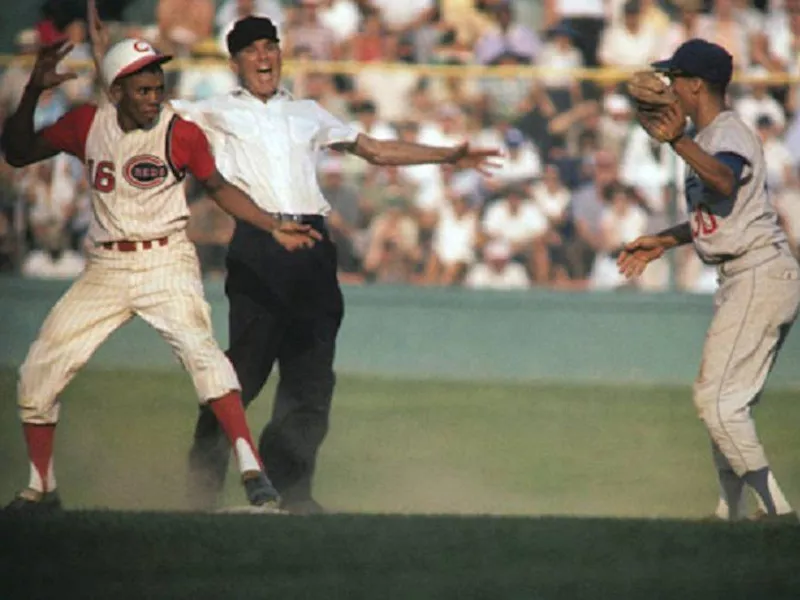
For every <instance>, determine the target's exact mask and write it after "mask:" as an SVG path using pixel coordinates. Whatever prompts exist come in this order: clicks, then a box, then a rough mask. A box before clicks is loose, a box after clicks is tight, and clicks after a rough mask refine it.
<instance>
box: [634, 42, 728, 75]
mask: <svg viewBox="0 0 800 600" xmlns="http://www.w3.org/2000/svg"><path fill="white" fill-rule="evenodd" d="M650 66H652V67H653V68H654V69H655V70H656V71H663V72H665V73H667V74H671V73H672V74H675V75H685V76H689V77H699V78H700V79H703V80H705V81H708V82H710V83H719V84H723V85H727V84H728V83H730V80H731V76H732V75H733V57H732V56H731V55H730V54H729V53H728V51H727V50H725V48H723V47H722V46H719V45H718V44H714V43H712V42H709V41H707V40H702V39H700V38H694V39H691V40H688V41H686V42H684V43H683V44H681V45H680V46H678V49H677V50H675V54H673V55H672V58H668V59H666V60H660V61H658V62H654V63H652V64H651V65H650Z"/></svg>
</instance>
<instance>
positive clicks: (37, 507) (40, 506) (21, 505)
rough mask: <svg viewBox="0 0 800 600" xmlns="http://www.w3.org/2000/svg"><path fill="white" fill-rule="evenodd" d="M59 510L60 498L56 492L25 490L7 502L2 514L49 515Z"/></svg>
mask: <svg viewBox="0 0 800 600" xmlns="http://www.w3.org/2000/svg"><path fill="white" fill-rule="evenodd" d="M60 510H61V498H60V497H59V496H58V492H57V491H55V490H53V491H51V492H39V491H37V490H32V489H31V488H25V489H24V490H22V491H21V492H20V493H18V494H17V496H16V497H15V498H14V499H13V500H12V501H11V502H9V503H8V504H7V505H6V506H5V508H4V509H3V511H4V512H9V513H11V512H18V513H29V514H50V513H55V512H59V511H60Z"/></svg>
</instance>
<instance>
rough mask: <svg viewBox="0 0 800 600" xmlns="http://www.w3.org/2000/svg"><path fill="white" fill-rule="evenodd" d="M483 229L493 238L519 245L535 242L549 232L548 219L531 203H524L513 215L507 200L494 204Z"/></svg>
mask: <svg viewBox="0 0 800 600" xmlns="http://www.w3.org/2000/svg"><path fill="white" fill-rule="evenodd" d="M483 228H484V229H485V231H486V233H487V234H489V235H490V236H492V237H496V238H499V239H502V240H506V241H507V242H509V243H511V244H519V243H522V242H526V241H529V240H533V239H535V238H537V237H539V236H540V235H542V234H543V233H545V232H546V231H547V228H548V223H547V217H545V216H544V215H543V214H542V212H541V211H540V210H539V209H538V208H537V207H536V205H535V204H534V203H533V202H531V201H526V202H523V203H522V205H521V206H520V207H519V210H518V211H517V213H516V214H512V212H511V209H510V207H509V204H508V202H507V201H506V200H500V201H498V202H495V203H494V204H492V205H491V206H490V207H489V208H488V209H487V211H486V215H485V216H484V218H483Z"/></svg>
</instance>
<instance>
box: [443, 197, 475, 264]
mask: <svg viewBox="0 0 800 600" xmlns="http://www.w3.org/2000/svg"><path fill="white" fill-rule="evenodd" d="M477 233H478V218H477V216H476V214H475V213H474V212H472V211H470V212H468V213H466V214H464V215H461V216H460V217H459V216H458V215H456V213H455V211H454V210H453V209H452V208H451V207H450V206H446V207H444V208H443V209H442V210H441V212H440V214H439V223H438V225H437V226H436V231H435V232H434V236H433V250H434V252H435V253H436V255H437V256H438V257H439V260H441V261H442V262H443V263H444V264H446V265H451V264H454V263H468V264H469V263H472V262H474V261H475V241H476V237H477Z"/></svg>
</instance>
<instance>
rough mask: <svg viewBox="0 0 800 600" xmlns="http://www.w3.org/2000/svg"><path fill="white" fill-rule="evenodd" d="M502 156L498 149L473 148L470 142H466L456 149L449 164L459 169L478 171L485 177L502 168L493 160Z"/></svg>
mask: <svg viewBox="0 0 800 600" xmlns="http://www.w3.org/2000/svg"><path fill="white" fill-rule="evenodd" d="M500 155H501V152H500V150H498V149H497V148H471V147H470V145H469V143H468V142H464V143H463V144H461V145H459V146H457V147H456V148H455V149H454V151H453V156H452V157H451V159H450V161H449V162H450V163H451V164H453V165H455V166H456V167H457V168H459V169H476V170H477V171H480V172H481V173H483V174H484V175H491V174H492V172H491V170H492V169H496V168H498V167H499V166H500V163H499V162H497V161H496V160H493V159H496V158H499V157H500Z"/></svg>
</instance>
